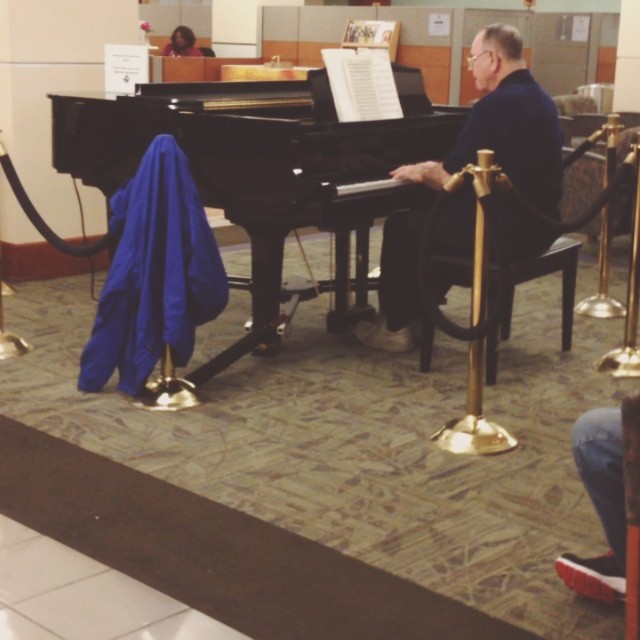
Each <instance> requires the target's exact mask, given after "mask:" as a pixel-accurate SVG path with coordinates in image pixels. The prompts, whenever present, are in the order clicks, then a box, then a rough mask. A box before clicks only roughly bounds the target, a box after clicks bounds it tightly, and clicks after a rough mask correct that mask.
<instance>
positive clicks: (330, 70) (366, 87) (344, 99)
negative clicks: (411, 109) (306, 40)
mask: <svg viewBox="0 0 640 640" xmlns="http://www.w3.org/2000/svg"><path fill="white" fill-rule="evenodd" d="M322 59H323V61H324V64H325V67H326V68H327V75H328V76H329V85H330V86H331V93H332V94H333V100H334V102H335V106H336V112H337V114H338V120H339V121H340V122H354V121H359V120H386V119H393V118H402V115H403V114H402V107H401V106H400V98H399V97H398V89H397V88H396V83H395V80H394V79H393V70H392V69H391V61H390V59H389V52H388V51H386V50H385V49H359V50H358V51H357V52H356V51H355V50H354V49H323V50H322Z"/></svg>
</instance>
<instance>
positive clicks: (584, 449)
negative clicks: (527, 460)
mask: <svg viewBox="0 0 640 640" xmlns="http://www.w3.org/2000/svg"><path fill="white" fill-rule="evenodd" d="M572 442H573V455H574V458H575V461H576V466H577V468H578V472H579V474H580V477H581V478H582V482H583V484H584V487H585V489H586V490H587V493H588V494H589V496H590V497H591V500H592V502H593V505H594V507H595V509H596V511H597V513H598V516H599V518H600V521H601V523H602V527H603V529H604V533H605V535H606V537H607V541H608V542H609V546H610V547H611V550H612V551H613V553H614V555H615V557H616V559H617V560H618V563H619V564H620V568H621V570H622V571H623V572H626V551H627V549H626V544H627V520H626V515H625V502H624V500H625V498H624V473H623V466H622V465H623V458H622V455H623V450H622V415H621V412H620V409H619V408H613V407H612V408H602V409H593V410H591V411H588V412H587V413H585V414H583V415H582V416H580V418H578V420H577V421H576V423H575V425H574V426H573V431H572Z"/></svg>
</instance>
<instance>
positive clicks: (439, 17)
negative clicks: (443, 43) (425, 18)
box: [429, 13, 451, 37]
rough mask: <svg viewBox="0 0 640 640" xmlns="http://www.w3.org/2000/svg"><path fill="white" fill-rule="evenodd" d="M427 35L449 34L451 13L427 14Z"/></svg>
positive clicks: (446, 35)
mask: <svg viewBox="0 0 640 640" xmlns="http://www.w3.org/2000/svg"><path fill="white" fill-rule="evenodd" d="M429 35H430V36H444V37H448V36H449V35H451V14H449V13H430V14H429Z"/></svg>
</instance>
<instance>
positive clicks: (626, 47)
mask: <svg viewBox="0 0 640 640" xmlns="http://www.w3.org/2000/svg"><path fill="white" fill-rule="evenodd" d="M613 109H614V110H615V111H638V112H640V2H638V0H622V4H621V6H620V32H619V35H618V52H617V60H616V79H615V91H614V94H613Z"/></svg>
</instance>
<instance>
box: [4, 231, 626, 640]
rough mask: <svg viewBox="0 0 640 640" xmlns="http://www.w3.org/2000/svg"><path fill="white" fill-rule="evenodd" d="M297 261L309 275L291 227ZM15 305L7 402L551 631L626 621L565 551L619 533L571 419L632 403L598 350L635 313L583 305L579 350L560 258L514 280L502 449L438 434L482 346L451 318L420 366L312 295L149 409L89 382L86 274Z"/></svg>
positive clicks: (617, 251)
mask: <svg viewBox="0 0 640 640" xmlns="http://www.w3.org/2000/svg"><path fill="white" fill-rule="evenodd" d="M379 240H380V233H379V229H375V230H374V238H373V241H374V244H378V243H379ZM303 242H304V247H305V250H306V252H307V254H308V258H309V260H310V263H311V265H312V267H313V268H314V271H315V275H316V277H317V278H324V277H326V276H327V273H326V270H327V262H328V261H327V255H328V253H329V244H328V240H327V238H326V236H324V235H321V234H315V235H308V236H305V237H304V239H303ZM628 253H629V239H628V238H618V239H616V240H615V241H614V243H613V247H612V263H613V265H612V275H611V287H610V289H611V292H612V293H613V294H614V295H616V296H617V297H618V298H620V299H621V300H623V301H624V300H625V299H626V280H627V263H628ZM372 255H374V256H375V255H376V249H375V248H374V250H373V251H372ZM223 257H224V261H225V265H226V267H227V270H228V272H229V273H232V274H238V275H241V274H247V273H248V268H249V264H248V253H247V250H246V246H242V245H235V246H231V247H226V248H224V249H223ZM286 274H299V275H305V276H306V275H307V274H306V273H305V269H304V263H303V261H302V259H301V257H300V251H299V249H298V246H297V244H296V243H295V242H293V241H291V242H290V243H289V244H288V245H287V254H286ZM103 276H104V274H99V277H103ZM596 288H597V248H596V247H593V246H586V247H585V248H583V250H582V251H581V257H580V267H579V274H578V295H577V300H580V299H582V298H584V297H585V296H588V295H591V294H593V293H595V292H596ZM467 296H468V292H466V291H464V290H454V291H453V292H452V293H451V295H450V296H449V303H448V305H447V311H448V313H451V314H452V315H456V314H459V315H461V317H464V315H465V313H466V309H467V308H468V298H467ZM324 298H326V296H323V299H324ZM325 303H326V301H325ZM3 306H4V316H5V328H6V330H7V331H12V332H15V333H18V334H20V335H21V336H22V337H24V338H25V339H27V340H28V341H29V342H31V343H32V344H33V345H34V347H35V350H34V352H33V353H31V354H29V355H27V356H26V357H24V358H16V359H11V360H6V361H4V362H2V363H0V366H1V367H2V370H3V373H4V375H3V384H2V389H1V390H0V397H1V398H2V407H3V409H2V413H3V414H5V415H6V416H8V417H11V418H14V419H16V420H19V421H21V422H23V423H25V424H27V425H29V426H32V427H35V428H37V429H39V430H42V431H44V432H46V433H49V434H51V435H54V436H57V437H59V438H62V439H64V440H66V441H68V442H70V443H73V444H76V445H79V446H81V447H83V448H85V449H87V450H89V451H92V452H95V453H99V454H101V455H104V456H106V457H108V458H111V459H112V460H115V461H117V462H121V463H123V464H125V465H127V466H129V467H131V468H133V469H136V470H139V471H142V472H144V473H147V474H150V475H152V476H154V477H157V478H160V479H163V480H166V481H168V482H170V483H173V484H175V485H177V486H179V487H182V488H185V489H188V490H190V491H193V492H195V493H197V494H199V495H202V496H205V497H207V498H210V499H212V500H215V501H217V502H220V503H222V504H224V505H228V506H230V507H233V508H235V509H238V510H241V511H243V512H245V513H248V514H251V515H253V516H256V517H258V518H260V519H262V520H265V521H267V522H270V523H273V524H276V525H278V526H280V527H282V528H284V529H287V530H289V531H292V532H295V533H298V534H300V535H302V536H304V537H307V538H309V539H311V540H315V541H318V542H320V543H322V544H324V545H326V546H328V547H331V548H333V549H336V550H338V551H341V552H343V553H345V554H347V555H349V556H352V557H354V558H357V559H360V560H362V561H364V562H366V563H369V564H371V565H373V566H376V567H378V568H382V569H384V570H386V571H389V572H390V573H393V574H395V575H398V576H401V577H403V578H407V579H409V580H411V581H414V582H416V583H418V584H420V585H423V586H425V587H428V588H429V589H432V590H433V591H435V592H437V593H441V594H443V595H446V596H450V597H452V598H454V599H457V600H459V601H461V602H464V603H466V604H468V605H470V606H472V607H474V608H477V609H478V610H481V611H483V612H486V613H489V614H490V615H492V616H494V617H497V618H500V619H503V620H505V621H508V622H511V623H513V624H515V625H517V626H519V627H522V628H524V629H527V630H530V631H533V632H535V633H537V634H538V635H540V636H542V637H544V638H548V639H549V640H569V639H576V640H577V639H578V638H579V639H581V640H583V639H594V640H595V639H598V640H602V639H604V638H607V639H615V638H620V639H621V638H622V637H623V628H624V611H623V609H622V608H621V607H620V608H614V609H609V608H604V607H601V606H597V605H594V604H591V603H589V602H586V601H583V600H580V599H578V598H576V597H574V595H573V594H572V593H571V592H569V591H568V590H567V589H566V588H565V587H564V586H563V585H562V584H561V582H560V581H559V580H558V579H557V577H556V576H555V573H554V569H553V560H554V558H555V557H556V556H557V555H558V554H559V553H561V552H562V551H565V550H568V549H570V550H572V551H574V552H576V553H579V554H581V553H587V554H589V553H599V552H600V551H602V550H603V549H604V544H605V543H604V540H603V536H602V533H601V530H600V526H599V523H598V521H597V519H596V517H595V515H594V513H593V510H592V508H591V505H590V503H589V501H588V498H587V497H586V495H585V494H584V491H583V490H582V487H581V484H580V482H579V480H578V478H577V476H576V473H575V469H574V465H573V461H572V459H571V451H570V443H569V432H570V428H571V425H572V423H573V421H574V420H575V418H576V417H577V416H578V415H579V414H580V413H581V412H582V411H584V410H586V409H589V408H592V407H594V406H599V405H608V404H613V403H618V402H619V400H620V398H621V397H623V396H624V395H626V394H629V393H633V392H635V390H636V389H637V382H635V381H634V380H615V379H613V378H611V377H608V376H605V375H603V374H599V373H596V372H595V371H594V369H593V366H592V363H593V362H594V361H595V360H596V358H598V357H600V356H601V355H603V354H604V353H605V352H607V351H609V350H610V349H612V348H614V347H616V346H619V345H620V344H621V342H622V339H623V335H624V333H623V332H624V321H623V320H594V319H589V318H585V317H582V316H577V317H576V319H575V324H574V343H573V344H574V346H573V350H572V352H570V353H562V352H561V351H560V278H559V276H555V275H554V276H548V277H546V278H544V279H540V280H538V281H536V282H533V283H527V284H524V285H520V286H519V287H518V289H517V291H516V301H515V307H514V317H513V329H512V337H511V339H510V341H509V342H507V343H504V344H503V345H502V346H501V354H500V366H499V372H498V384H497V385H496V386H495V387H487V388H485V390H484V403H483V412H484V415H485V416H486V417H487V418H488V419H490V420H493V421H496V422H498V423H499V424H501V425H502V426H504V427H505V428H507V429H508V430H509V431H510V432H511V433H512V435H514V436H515V437H516V438H518V440H519V443H520V444H519V447H518V448H517V449H516V450H515V451H513V452H511V453H508V454H504V455H500V456H493V457H464V456H462V457H460V456H455V455H453V454H450V453H446V452H443V451H441V450H439V449H438V448H437V447H436V446H435V445H434V444H433V443H432V442H431V441H430V439H429V436H430V435H431V434H432V433H433V432H434V431H436V429H437V428H438V427H439V426H440V425H441V424H442V423H443V422H445V421H448V420H450V419H452V418H457V417H463V416H464V413H465V407H466V399H467V398H466V384H467V370H466V366H467V364H466V363H467V346H466V344H464V343H460V342H456V341H454V340H452V339H451V338H448V337H446V336H444V335H443V334H441V333H439V334H437V336H436V347H435V352H434V359H433V370H432V372H431V373H429V374H421V373H419V371H418V353H417V352H414V353H411V354H400V355H391V354H385V353H378V352H373V351H370V350H367V349H365V348H364V347H361V346H359V345H358V344H357V343H356V341H355V338H354V337H353V336H351V335H332V334H328V333H326V331H325V330H324V321H323V313H324V310H323V305H322V304H320V301H319V300H311V301H307V302H305V303H303V304H301V305H300V307H299V308H298V311H297V313H296V315H295V318H294V321H293V325H292V330H291V334H290V336H288V337H287V338H286V339H285V341H284V343H283V346H282V349H281V351H280V354H279V355H278V356H277V357H276V358H256V357H252V356H245V357H244V358H242V359H241V360H239V361H238V362H236V363H235V364H234V365H232V366H231V367H230V368H229V369H227V370H225V371H223V372H222V373H220V374H219V375H218V376H217V377H215V378H214V379H212V380H211V381H210V382H208V383H207V384H206V385H204V386H203V387H202V388H201V389H199V393H200V396H201V398H202V399H203V400H204V401H205V403H204V404H203V405H202V406H200V407H198V408H195V409H191V410H188V411H184V412H180V413H173V414H171V413H151V412H146V411H141V410H139V409H136V408H134V407H132V406H131V405H130V404H129V403H128V399H127V398H126V397H124V396H122V395H121V394H120V393H118V392H117V391H115V384H116V379H115V378H114V379H113V380H112V381H111V383H110V385H109V386H108V387H107V388H105V390H104V391H103V392H102V393H100V394H94V395H90V394H82V393H80V392H78V391H77V390H76V387H75V382H76V377H77V374H78V358H79V356H80V353H81V351H82V348H83V346H84V343H85V342H86V340H87V338H88V336H89V332H90V330H91V326H92V324H93V318H94V314H95V306H96V303H95V302H94V301H93V300H92V298H91V295H90V281H89V277H88V276H83V277H75V278H64V279H59V280H50V281H42V282H30V283H23V284H20V285H19V286H18V287H17V294H16V295H15V296H10V297H6V296H5V297H4V298H3ZM248 313H249V298H248V294H246V293H245V292H241V291H234V292H232V297H231V302H230V304H229V307H228V308H227V310H226V311H225V312H224V313H223V314H222V316H220V318H218V319H217V320H216V321H215V322H213V323H211V324H210V325H207V326H204V327H201V328H200V329H199V330H198V342H197V345H198V346H197V351H196V354H195V355H194V358H193V359H192V362H191V363H190V366H189V368H188V369H189V370H190V369H192V368H195V367H196V366H198V365H200V364H202V363H204V362H206V361H208V360H209V359H210V358H211V357H213V356H214V355H216V354H217V353H219V352H220V351H221V350H223V349H225V348H226V347H227V346H229V345H230V344H231V343H232V342H233V341H234V340H236V339H237V338H238V337H240V336H241V335H242V331H243V328H242V327H243V323H244V321H245V320H246V319H247V317H248ZM179 373H180V374H183V373H184V372H182V371H179Z"/></svg>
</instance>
